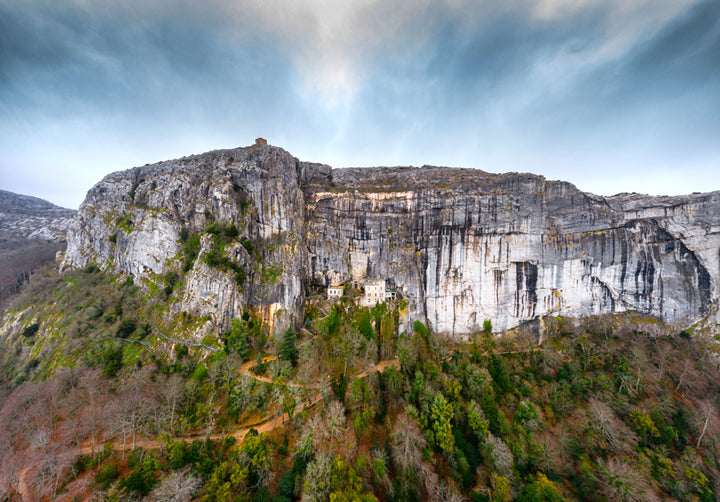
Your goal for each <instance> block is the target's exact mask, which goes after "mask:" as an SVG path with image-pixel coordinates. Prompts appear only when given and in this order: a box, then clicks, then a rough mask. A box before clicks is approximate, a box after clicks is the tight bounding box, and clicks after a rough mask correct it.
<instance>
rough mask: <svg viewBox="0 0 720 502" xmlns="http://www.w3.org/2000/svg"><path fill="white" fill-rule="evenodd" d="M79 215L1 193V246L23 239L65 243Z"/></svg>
mask: <svg viewBox="0 0 720 502" xmlns="http://www.w3.org/2000/svg"><path fill="white" fill-rule="evenodd" d="M75 213H76V211H75V210H72V209H65V208H62V207H58V206H56V205H55V204H52V203H51V202H48V201H46V200H43V199H40V198H38V197H31V196H29V195H20V194H16V193H13V192H8V191H6V190H0V245H1V244H2V243H3V242H5V241H15V240H19V239H38V240H52V241H62V240H65V235H66V233H67V229H68V226H69V225H70V221H71V220H72V219H73V217H74V216H75Z"/></svg>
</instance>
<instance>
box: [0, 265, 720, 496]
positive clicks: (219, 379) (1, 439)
mask: <svg viewBox="0 0 720 502" xmlns="http://www.w3.org/2000/svg"><path fill="white" fill-rule="evenodd" d="M353 294H359V292H357V291H356V292H353V291H349V292H348V295H349V296H345V297H343V298H341V299H340V300H338V301H337V302H335V303H332V302H329V301H327V300H321V299H313V300H312V301H311V302H310V303H309V304H308V306H307V307H308V310H307V312H308V318H307V319H308V321H307V323H306V324H307V328H303V329H302V330H300V331H299V332H294V331H292V330H288V331H287V332H285V333H284V334H283V335H282V336H279V337H277V338H273V337H269V336H268V335H269V333H268V331H267V326H263V325H262V324H261V323H260V322H259V321H258V319H257V318H256V317H254V316H252V315H250V314H246V315H244V316H241V317H240V318H238V319H236V320H235V321H234V322H233V323H232V327H231V329H230V330H228V331H227V332H225V333H218V334H217V335H216V336H207V337H205V339H203V340H202V343H203V344H205V346H201V345H199V344H194V345H188V344H183V343H182V339H186V335H188V334H189V333H192V332H193V331H194V327H193V324H194V323H197V322H203V320H202V319H195V320H193V319H192V318H191V317H190V316H184V317H183V318H182V319H178V323H177V324H174V325H173V324H169V323H168V321H167V318H166V317H164V315H165V314H164V313H165V312H166V311H167V310H166V307H165V303H166V302H167V295H168V293H167V292H166V291H162V290H157V291H155V292H147V291H144V290H143V289H141V288H138V287H137V286H135V285H134V284H132V281H130V280H127V279H123V278H122V277H117V276H113V275H106V274H104V273H102V272H100V271H99V270H97V269H96V268H94V267H90V268H87V269H85V270H82V271H77V272H67V273H65V274H63V275H62V276H60V275H58V274H57V273H56V272H54V271H52V270H46V271H45V272H42V273H41V274H36V275H35V276H34V277H33V280H32V281H31V283H30V284H29V285H28V286H26V287H25V288H24V290H23V292H22V294H21V295H20V297H18V298H17V299H16V300H15V302H14V304H13V306H12V308H11V309H10V310H9V311H8V312H7V313H6V314H5V318H4V320H3V326H2V330H3V333H4V337H3V339H2V346H3V350H2V357H1V358H0V360H1V361H2V384H3V385H2V389H3V390H2V392H3V395H2V399H1V400H0V401H1V402H2V405H0V420H2V423H3V424H4V428H3V431H2V433H1V434H0V455H2V458H3V462H2V467H1V472H0V497H5V499H9V500H14V499H17V500H20V495H22V496H23V497H25V498H23V500H50V499H51V498H53V499H54V500H78V499H89V498H91V497H94V498H98V499H103V500H107V499H110V500H139V499H147V500H208V501H209V500H253V501H261V500H273V501H276V502H280V501H288V500H300V499H302V500H363V501H371V500H388V501H404V500H463V499H465V500H476V501H487V500H492V501H509V500H519V501H564V500H568V501H572V500H578V501H580V500H598V501H616V500H637V501H640V500H642V501H647V500H683V501H695V500H705V501H710V500H715V499H716V498H715V497H717V495H718V494H720V466H719V465H718V463H717V459H718V458H719V456H718V446H719V445H720V411H719V407H718V399H717V396H718V391H720V372H719V371H718V364H717V358H716V356H715V352H716V350H717V348H716V346H715V344H714V342H712V343H710V342H711V341H708V340H706V339H704V338H702V337H693V336H692V335H691V333H688V332H677V331H676V330H674V329H673V328H671V327H668V326H666V325H664V324H663V323H661V322H659V321H658V320H656V319H653V318H650V317H646V316H643V315H641V314H638V313H627V314H614V315H603V316H599V317H592V318H587V319H583V320H573V319H571V318H566V317H556V318H547V319H545V320H544V323H545V326H546V327H547V329H546V332H545V337H544V339H543V340H542V342H541V343H539V344H538V343H537V339H536V338H535V336H534V335H533V334H532V332H531V331H528V330H516V331H515V332H514V333H507V334H505V335H503V336H501V337H499V338H497V337H493V336H490V335H488V334H487V333H485V332H480V333H475V334H474V335H473V336H472V341H471V342H469V343H464V344H458V343H457V342H454V341H452V340H450V339H447V338H443V337H438V336H437V335H435V334H434V333H432V332H430V331H429V330H428V329H427V328H426V327H425V326H424V325H423V324H422V323H420V322H418V323H416V324H415V329H414V330H413V331H412V332H409V333H403V332H401V331H399V330H398V329H397V327H398V322H397V321H398V320H399V316H400V313H401V311H402V310H403V308H404V307H405V306H404V304H403V303H402V301H395V302H389V303H387V304H381V305H379V306H377V307H374V308H363V307H358V306H356V305H355V304H354V302H353V301H352V295H353ZM487 328H491V327H490V326H487ZM170 338H172V340H171V339H170ZM376 370H380V372H379V373H378V372H376Z"/></svg>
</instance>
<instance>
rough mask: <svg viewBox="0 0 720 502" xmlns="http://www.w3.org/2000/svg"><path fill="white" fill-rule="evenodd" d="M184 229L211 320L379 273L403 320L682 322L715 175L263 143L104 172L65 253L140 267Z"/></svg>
mask: <svg viewBox="0 0 720 502" xmlns="http://www.w3.org/2000/svg"><path fill="white" fill-rule="evenodd" d="M213 222H214V223H215V224H216V226H215V227H214V228H213V227H212V226H211V225H212V224H213ZM230 224H233V225H235V226H236V228H237V235H236V236H235V235H234V233H233V232H231V234H232V235H231V237H230V238H228V239H225V240H224V241H222V242H221V243H220V247H221V249H218V245H219V244H218V243H219V242H220V237H218V231H219V232H220V233H221V234H222V232H223V230H222V228H225V227H223V225H224V226H228V225H230ZM218 229H220V230H218ZM208 230H211V231H210V232H208ZM213 232H214V233H213ZM188 235H190V236H191V237H190V238H192V236H199V237H200V240H199V246H198V251H197V253H195V254H193V253H191V256H190V258H192V259H191V263H188V265H189V266H190V267H189V268H188V270H187V274H186V275H185V279H184V286H183V288H182V289H181V290H179V291H178V293H176V294H178V295H179V301H178V302H177V303H176V305H177V308H179V309H182V310H185V311H187V312H190V313H193V314H198V315H204V314H210V315H211V316H213V317H214V318H215V320H216V322H218V323H220V324H227V322H228V320H229V319H230V318H231V317H233V316H237V315H239V314H240V312H241V310H242V309H243V308H245V307H248V306H249V307H251V308H254V309H256V310H257V311H258V312H260V313H262V314H263V316H264V317H265V318H266V319H267V320H268V321H271V322H274V323H275V324H276V326H277V327H284V326H285V325H287V324H289V323H292V322H298V320H300V319H302V307H303V304H304V296H305V288H306V287H308V286H327V285H330V284H333V283H342V282H344V281H347V280H351V279H359V280H362V279H376V278H384V279H387V281H388V283H389V284H388V286H389V287H391V288H393V289H396V290H397V291H399V292H400V293H401V295H402V297H403V299H404V300H405V301H406V302H407V305H408V308H407V314H406V319H405V320H404V322H405V323H406V327H407V325H408V324H409V323H411V322H412V321H414V320H415V319H425V320H426V321H427V322H428V323H429V324H430V325H431V326H432V327H433V328H434V329H435V330H437V331H440V332H445V333H449V334H452V335H455V336H463V335H466V334H468V333H470V332H472V331H474V330H477V329H480V327H481V326H482V324H483V321H484V320H486V319H489V320H491V321H492V324H493V326H494V327H495V329H496V330H500V329H507V328H511V327H514V326H517V325H519V324H521V323H524V322H526V321H529V320H532V319H536V318H538V317H541V316H545V315H558V314H562V315H569V316H585V315H591V314H599V313H607V312H618V311H625V310H639V311H642V312H645V313H649V314H652V315H655V316H658V317H661V318H663V319H664V320H665V321H667V322H673V323H678V324H688V323H691V322H694V321H696V320H698V319H700V318H703V317H705V316H707V315H708V313H709V312H711V310H712V309H713V304H714V302H715V300H716V298H717V296H718V278H719V277H720V255H719V254H718V250H719V249H720V193H717V192H716V193H710V194H694V195H689V196H681V197H649V196H642V195H637V194H622V195H618V196H615V197H599V196H595V195H591V194H586V193H583V192H581V191H579V190H578V189H577V188H575V187H574V186H573V185H571V184H569V183H564V182H556V181H547V180H545V179H544V178H543V177H540V176H535V175H531V174H517V173H510V174H490V173H485V172H482V171H479V170H472V169H451V168H441V167H427V166H426V167H422V168H366V169H338V170H331V169H330V168H329V167H328V166H323V165H320V164H310V163H303V162H300V161H298V160H297V159H295V158H293V157H292V156H291V155H289V154H288V153H287V152H285V151H284V150H282V149H280V148H277V147H272V146H260V145H256V146H253V147H249V148H240V149H234V150H222V151H216V152H210V153H206V154H203V155H198V156H193V157H187V158H183V159H179V160H174V161H169V162H163V163H160V164H155V165H152V166H144V167H140V168H135V169H132V170H129V171H124V172H121V173H115V174H112V175H110V176H108V177H106V178H105V179H104V180H103V181H101V182H100V183H99V184H98V185H96V186H95V187H94V188H93V189H92V190H91V191H90V192H89V193H88V197H87V199H86V200H85V202H84V203H83V205H82V206H81V209H80V214H79V216H78V218H77V219H76V220H75V222H74V224H73V226H72V227H71V230H70V232H69V237H68V250H67V253H66V256H65V261H64V263H63V266H65V267H69V266H72V267H79V266H84V265H85V264H87V263H88V262H90V261H94V262H98V263H105V264H107V265H108V266H112V267H115V269H117V270H121V271H125V272H129V273H131V274H133V275H135V276H143V277H146V278H149V279H152V278H153V277H156V275H158V274H164V273H166V272H167V271H168V270H175V269H176V270H179V269H180V268H181V267H182V263H183V260H186V261H187V259H188V257H187V256H186V254H187V253H186V251H183V250H184V249H185V250H187V248H188V243H187V236H188ZM218 253H221V255H218ZM238 274H239V275H238ZM240 276H243V277H244V280H243V281H239V279H240V278H243V277H240Z"/></svg>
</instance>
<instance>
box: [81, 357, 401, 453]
mask: <svg viewBox="0 0 720 502" xmlns="http://www.w3.org/2000/svg"><path fill="white" fill-rule="evenodd" d="M275 359H277V357H276V356H268V357H265V358H263V362H264V363H265V362H269V361H274V360H275ZM256 364H257V362H256V361H248V362H246V363H244V364H243V365H242V366H241V368H240V373H242V374H244V375H248V376H250V377H252V378H255V379H258V380H261V381H263V382H268V383H273V384H278V385H287V386H289V387H303V388H306V389H312V390H317V389H319V388H321V385H311V386H302V385H300V384H285V383H283V384H280V383H279V382H275V381H273V380H272V379H270V378H267V377H263V376H259V375H256V374H254V373H252V372H251V371H250V368H251V367H253V366H255V365H256ZM389 367H393V368H399V367H400V361H399V360H397V359H386V360H384V361H380V362H379V363H377V364H376V365H375V366H373V367H372V368H368V369H366V370H364V371H361V372H360V373H356V374H355V375H352V376H351V377H350V379H351V380H352V379H353V378H365V377H367V376H368V375H370V374H372V373H375V372H383V371H385V370H386V369H387V368H389ZM322 398H323V395H322V393H321V392H316V393H315V395H313V396H312V397H311V398H309V399H307V400H305V401H303V402H301V403H300V404H299V405H298V407H297V409H296V410H295V414H298V413H301V412H303V411H304V410H307V409H309V408H312V407H313V406H315V405H316V404H317V403H319V402H320V401H321V400H322ZM286 420H287V419H286V413H284V412H280V413H275V414H273V415H272V416H269V417H267V418H265V419H264V420H262V421H260V422H256V423H254V424H248V425H243V426H242V427H239V428H237V429H235V430H232V431H229V432H218V433H215V434H210V435H209V436H208V435H205V434H196V435H192V436H175V437H172V438H170V439H171V440H173V441H184V442H186V443H191V442H193V441H196V440H198V439H206V438H207V439H212V440H214V441H217V440H220V439H223V438H226V437H228V436H232V437H234V438H235V439H237V440H238V441H241V440H242V439H243V438H244V437H245V435H246V434H247V433H248V432H249V431H250V430H251V429H255V430H256V431H257V432H258V433H260V434H262V433H263V432H271V431H273V430H275V429H277V428H278V427H282V426H283V425H285V422H286ZM163 444H165V441H158V440H157V439H139V440H137V441H135V448H138V447H140V448H145V449H152V448H160V447H161V446H163ZM132 448H133V445H132V444H126V445H125V450H130V449H132ZM113 449H114V450H116V451H121V450H122V449H123V445H122V444H113ZM95 450H97V448H95ZM82 453H83V454H84V455H88V454H91V453H93V447H92V446H89V445H88V446H83V448H82Z"/></svg>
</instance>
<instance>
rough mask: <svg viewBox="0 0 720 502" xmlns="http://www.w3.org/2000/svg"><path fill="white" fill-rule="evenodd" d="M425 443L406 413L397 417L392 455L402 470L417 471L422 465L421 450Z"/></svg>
mask: <svg viewBox="0 0 720 502" xmlns="http://www.w3.org/2000/svg"><path fill="white" fill-rule="evenodd" d="M426 447H427V442H426V441H425V437H424V436H423V434H422V432H421V431H420V428H419V427H418V426H417V424H416V423H415V421H414V420H413V419H412V418H410V417H409V416H408V415H407V413H402V414H400V415H399V416H398V419H397V422H395V427H394V428H393V434H392V455H393V459H394V460H395V462H397V463H398V465H400V466H401V467H402V468H404V469H410V470H413V471H417V470H418V469H419V468H420V466H421V465H422V459H423V453H422V452H423V450H424V449H425V448H426Z"/></svg>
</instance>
